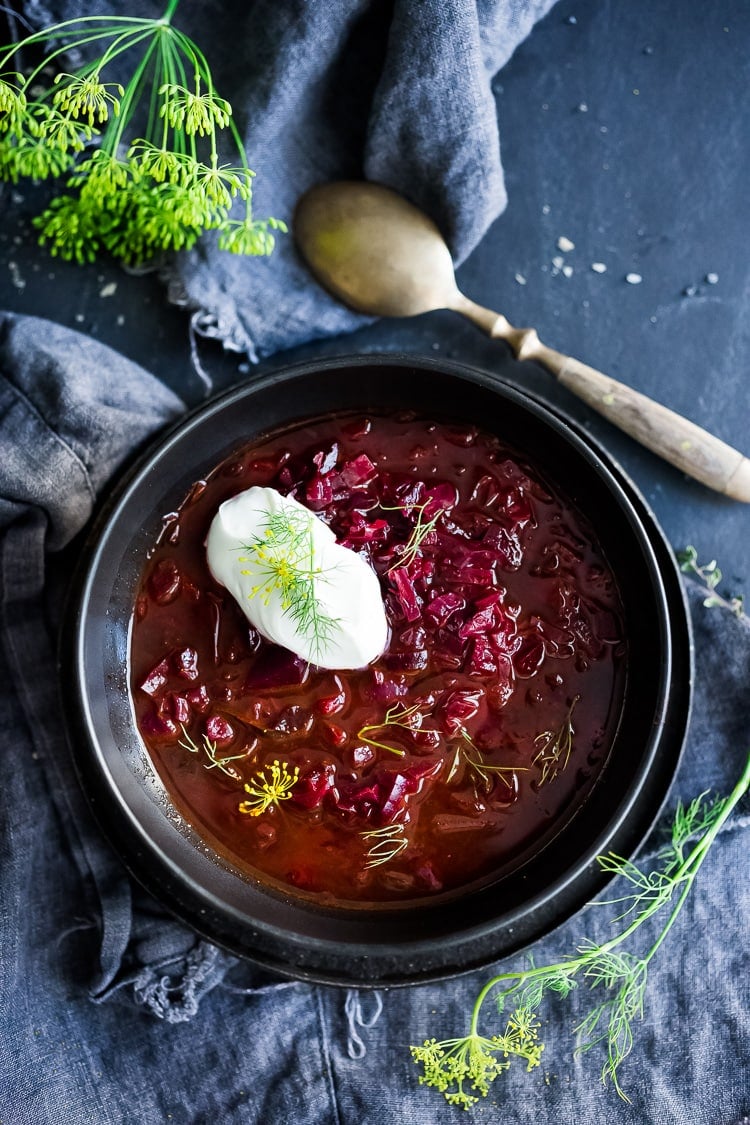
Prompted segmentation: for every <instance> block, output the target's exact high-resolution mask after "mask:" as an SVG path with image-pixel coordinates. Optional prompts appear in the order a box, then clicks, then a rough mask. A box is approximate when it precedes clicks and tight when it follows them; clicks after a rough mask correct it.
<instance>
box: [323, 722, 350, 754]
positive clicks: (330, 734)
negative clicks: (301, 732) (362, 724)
mask: <svg viewBox="0 0 750 1125" xmlns="http://www.w3.org/2000/svg"><path fill="white" fill-rule="evenodd" d="M323 730H324V731H325V733H326V738H327V739H328V741H329V742H330V744H331V746H335V747H336V749H337V750H340V749H341V747H342V746H346V743H347V741H348V738H349V735H348V734H347V733H346V731H345V730H344V728H343V727H340V726H339V725H338V723H323Z"/></svg>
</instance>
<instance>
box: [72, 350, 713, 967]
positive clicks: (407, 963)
mask: <svg viewBox="0 0 750 1125" xmlns="http://www.w3.org/2000/svg"><path fill="white" fill-rule="evenodd" d="M405 408H412V409H414V410H416V411H417V412H418V413H420V414H423V415H424V414H428V415H429V416H431V417H436V418H440V417H443V418H450V419H451V420H453V421H463V422H473V423H477V424H479V425H480V426H481V428H482V429H485V430H489V431H490V432H494V433H496V434H497V435H498V437H500V438H501V439H502V440H504V441H506V442H507V443H508V444H509V445H511V446H512V447H514V448H515V449H516V450H517V451H518V452H519V453H521V454H522V455H523V456H525V457H526V458H527V459H528V460H529V461H530V462H531V463H532V464H533V465H535V466H536V467H537V468H538V469H539V470H540V471H541V472H542V473H543V474H544V475H545V476H546V477H547V478H548V479H549V480H551V481H552V482H553V483H554V484H555V485H556V486H557V487H558V488H559V490H560V492H561V493H562V494H563V495H564V496H566V497H567V498H568V499H569V500H570V501H572V502H573V504H574V505H575V506H577V507H578V509H579V510H580V511H581V512H582V513H583V514H584V515H585V516H586V517H588V519H589V520H590V522H591V523H592V524H593V525H594V527H595V528H596V531H597V534H598V536H599V540H600V543H601V546H602V548H603V550H604V553H605V555H606V557H607V559H608V561H609V563H610V565H611V567H612V569H613V570H614V572H615V574H616V576H617V579H618V582H619V585H620V591H621V595H622V600H623V605H624V610H625V618H626V631H627V635H628V643H629V659H628V672H627V678H626V686H625V700H624V705H623V713H622V719H621V722H620V724H619V728H618V730H617V733H616V735H615V738H614V741H613V745H612V747H611V749H610V752H609V754H608V757H607V759H606V762H605V764H604V766H603V768H602V769H601V771H600V772H599V774H598V776H597V778H596V781H595V783H594V784H593V786H592V787H591V789H590V791H589V792H588V794H587V795H586V796H585V797H584V799H583V800H582V802H581V803H580V804H579V805H577V806H576V807H575V809H573V810H572V811H571V812H570V813H569V814H568V815H567V816H566V817H565V818H563V820H562V821H561V823H560V824H559V825H558V826H557V828H556V831H555V833H554V835H553V837H552V838H551V839H547V840H545V841H542V843H541V844H540V846H539V847H538V848H537V850H536V851H535V852H533V854H531V855H530V856H529V857H527V858H526V860H525V861H524V862H523V863H521V864H520V866H516V867H515V868H514V869H512V870H510V871H509V872H507V873H505V874H502V875H500V876H499V877H498V878H497V879H496V880H494V881H490V882H489V883H485V884H484V885H481V886H476V887H472V888H468V889H467V890H466V891H465V892H464V893H462V894H461V895H460V896H459V897H458V898H456V897H453V898H452V899H450V900H443V899H436V900H435V901H431V900H426V901H425V902H424V905H422V904H420V905H419V907H418V908H417V909H413V908H412V909H404V908H403V907H401V908H393V909H390V908H385V909H384V908H382V907H379V908H377V909H376V908H373V909H369V908H366V907H363V908H359V909H356V910H345V909H335V908H328V907H321V906H317V905H314V904H311V903H309V902H306V901H304V900H302V899H300V898H296V897H295V896H293V895H291V894H289V895H284V894H281V893H279V891H278V890H270V889H268V888H266V887H264V886H263V885H262V884H260V883H256V882H254V881H252V880H251V879H249V878H248V877H247V876H244V875H242V874H240V873H239V872H238V871H237V870H236V869H234V868H233V867H232V866H231V864H230V863H228V862H227V861H225V860H223V859H221V858H219V857H218V856H217V855H216V853H215V852H213V851H212V850H211V848H210V847H208V846H207V845H206V844H205V843H204V842H203V841H202V840H201V839H200V838H199V837H198V835H197V833H196V832H195V831H194V830H193V829H192V828H191V827H190V826H189V825H188V824H186V823H185V822H184V821H183V819H182V818H181V817H180V815H179V814H178V813H177V811H176V810H175V808H174V807H173V806H172V805H171V802H170V800H169V797H168V796H167V794H166V792H165V790H164V787H163V785H162V783H161V781H160V780H159V779H158V777H157V775H156V773H155V771H154V769H153V767H152V765H151V762H150V759H149V757H148V754H147V752H146V750H145V748H144V746H143V744H142V742H141V739H140V737H139V734H138V732H137V729H136V726H135V722H134V717H133V712H132V707H131V703H130V699H129V692H128V675H127V663H128V641H129V629H130V621H131V616H132V610H133V604H134V597H135V591H136V587H137V584H138V581H139V578H140V574H141V571H142V568H143V565H144V562H145V559H146V552H147V550H148V548H149V547H150V546H151V544H152V543H153V542H154V539H155V537H156V535H157V533H158V531H159V528H160V527H161V522H162V516H163V515H164V514H165V513H166V512H169V511H171V510H173V509H174V508H175V507H176V506H177V505H178V504H179V503H180V502H181V500H182V499H183V498H184V497H185V495H186V493H187V492H188V490H189V488H190V486H191V485H192V484H193V483H194V481H196V480H197V479H200V478H201V477H203V476H205V474H206V473H208V472H209V471H210V470H211V469H212V468H213V467H214V466H215V465H216V464H217V463H218V462H220V461H221V460H223V459H224V458H225V457H227V456H228V455H229V454H230V453H232V452H233V450H235V449H237V448H238V447H239V446H241V445H244V444H246V443H247V442H248V441H250V440H253V439H256V438H258V437H260V436H261V435H264V434H266V433H268V432H269V431H274V430H278V429H279V428H280V427H284V426H286V425H289V424H292V423H294V422H296V421H300V420H303V419H307V418H311V417H316V416H320V415H325V414H329V413H331V412H339V411H350V410H351V411H367V410H373V411H375V410H376V411H379V412H381V413H382V412H387V411H396V410H403V409H405ZM63 646H64V647H63V657H62V660H61V669H62V670H63V672H62V673H61V674H63V675H64V677H65V680H64V695H65V704H66V709H67V713H68V719H69V728H70V733H71V738H70V742H71V747H72V750H73V753H74V756H75V759H76V764H77V768H78V772H79V776H80V779H81V782H82V785H83V787H84V790H85V792H86V793H87V795H88V797H89V799H90V802H91V805H92V807H93V810H94V812H95V814H96V815H97V816H98V819H99V821H100V823H101V825H102V828H103V830H104V832H105V833H106V835H107V836H108V837H109V838H110V840H111V842H112V843H113V845H114V846H115V848H116V849H117V851H118V852H119V854H120V856H121V857H122V859H123V861H124V862H125V864H126V865H127V867H128V868H129V869H130V871H131V872H132V874H133V875H134V876H135V877H136V878H137V879H138V880H140V882H141V883H142V884H144V885H145V887H146V888H147V889H148V890H149V891H151V892H152V893H153V894H154V895H155V896H156V897H157V898H158V899H160V900H161V901H162V902H163V903H164V904H165V905H166V906H168V907H169V908H170V909H171V910H172V911H174V913H175V914H177V915H178V916H179V917H181V918H182V919H183V920H184V921H185V922H187V923H188V924H189V925H190V926H192V927H193V928H194V929H196V930H197V931H199V932H200V933H202V934H204V935H205V936H207V937H208V938H210V939H211V940H213V941H215V942H217V943H218V944H220V945H222V946H224V947H225V948H227V949H229V950H231V951H233V952H234V953H236V954H239V955H241V956H243V957H248V958H250V959H252V960H254V961H256V962H258V963H260V964H263V965H265V966H266V967H268V968H270V969H272V970H275V971H278V972H281V973H283V974H286V975H289V976H294V977H298V978H304V979H309V980H316V981H322V982H326V983H333V984H345V985H351V984H358V985H394V984H405V983H412V982H419V981H424V980H428V979H433V978H439V977H445V976H450V975H453V974H455V973H458V972H464V971H468V970H470V969H473V968H476V967H478V966H479V965H482V964H485V963H487V962H489V961H491V960H495V959H497V958H499V957H501V956H504V955H506V954H510V953H512V952H515V951H517V950H519V949H521V948H523V947H524V946H526V945H528V944H530V943H531V942H532V941H534V940H535V939H537V938H538V937H540V936H541V935H542V934H544V933H546V932H548V931H549V930H550V929H552V928H553V927H554V926H556V925H558V924H559V923H560V922H562V921H563V920H565V919H566V918H568V917H569V916H570V915H571V914H572V913H573V912H575V911H576V910H577V909H579V908H580V907H581V906H582V905H583V904H584V903H585V902H586V901H588V900H589V899H590V898H591V897H593V896H594V895H595V894H597V893H598V892H599V891H600V890H601V889H602V888H603V887H604V885H605V884H606V878H605V876H604V875H603V874H602V873H601V871H600V869H599V866H598V864H597V863H596V856H597V855H599V854H602V853H605V852H607V851H609V850H614V851H615V852H617V853H618V854H621V855H625V856H631V855H632V854H633V853H634V852H635V850H636V849H637V847H638V845H639V844H640V842H641V841H642V840H643V838H644V836H645V835H646V833H647V832H648V830H649V828H650V827H651V825H652V824H653V821H654V819H655V817H656V815H657V813H658V811H659V809H660V807H661V804H662V802H663V800H664V797H665V795H666V792H667V789H668V787H669V784H670V782H671V779H672V777H673V775H674V772H675V769H676V767H677V762H678V759H679V755H680V751H681V748H682V743H683V740H684V736H685V732H686V727H687V721H688V713H689V704H690V687H691V673H692V658H691V653H692V647H691V638H690V630H689V623H688V616H687V611H686V607H685V603H684V599H683V595H682V587H681V583H680V580H679V574H678V572H677V570H676V567H675V564H674V561H673V558H672V554H671V551H670V549H669V547H668V545H667V544H666V542H665V541H664V538H663V536H662V533H661V532H660V530H659V528H658V526H657V524H656V523H655V521H654V518H653V516H652V515H651V513H650V511H649V510H648V508H647V507H646V505H645V503H644V501H643V500H642V498H641V497H640V496H639V495H638V494H637V492H636V490H635V489H634V487H633V486H632V484H631V483H630V482H629V481H628V480H627V479H626V478H625V477H624V475H623V473H622V471H621V470H619V469H618V468H617V466H616V465H614V464H613V463H612V462H611V461H610V460H609V459H608V458H607V457H606V455H605V454H603V453H602V451H601V450H599V449H597V448H596V447H595V446H594V444H593V443H592V442H591V440H590V439H588V438H586V437H585V436H583V435H582V434H581V433H580V432H578V431H577V430H576V428H575V427H574V426H573V424H572V423H570V422H569V421H568V420H565V419H563V418H561V417H560V416H559V415H557V414H556V413H553V412H552V411H551V410H549V409H548V408H546V407H544V406H542V405H541V404H540V403H539V402H537V401H535V400H534V399H532V398H530V397H529V396H527V395H525V394H523V393H521V392H520V391H519V390H517V389H515V388H513V387H511V386H509V385H507V384H505V383H503V382H500V381H499V380H498V379H497V378H495V377H492V376H490V375H487V374H484V373H481V372H479V371H476V370H472V369H468V368H465V367H460V366H457V365H453V364H447V363H443V362H441V363H433V362H430V361H428V360H415V359H412V358H400V357H393V356H361V357H355V358H349V359H335V360H328V361H322V362H318V363H316V364H305V365H300V366H297V367H294V368H290V369H287V370H283V371H276V372H273V373H272V374H269V375H266V376H265V377H261V378H257V379H255V380H253V381H251V382H249V383H246V384H243V385H242V386H241V387H239V388H237V389H235V390H232V391H230V392H229V393H227V394H225V395H223V396H221V397H220V398H217V399H216V400H214V401H212V402H210V403H209V404H207V405H206V406H204V407H202V408H201V409H199V410H197V411H196V412H194V413H193V414H191V415H190V416H189V417H187V418H186V419H185V420H183V421H182V422H181V423H180V424H179V425H178V426H176V427H175V428H174V429H173V430H172V431H171V432H169V433H168V434H167V435H166V436H165V437H162V439H161V440H160V441H159V442H158V444H157V445H156V446H155V448H154V449H152V450H151V451H150V452H149V453H147V454H146V456H145V457H144V458H143V459H142V460H141V461H140V462H139V463H138V465H137V466H136V467H135V468H134V469H133V470H132V471H131V472H130V474H129V476H128V477H127V479H126V480H124V481H123V482H122V485H121V487H120V488H119V490H118V492H117V494H116V496H114V497H113V498H112V500H111V501H110V502H109V503H108V505H107V507H106V510H105V511H103V512H102V514H101V516H100V518H99V520H98V521H97V523H96V525H95V527H94V528H93V531H92V533H91V536H90V538H89V542H88V547H87V551H86V553H85V559H84V563H83V566H82V568H81V572H80V574H79V576H78V579H77V582H76V584H75V587H74V593H73V598H72V601H71V609H70V613H69V615H68V620H67V625H66V630H65V633H64V638H63Z"/></svg>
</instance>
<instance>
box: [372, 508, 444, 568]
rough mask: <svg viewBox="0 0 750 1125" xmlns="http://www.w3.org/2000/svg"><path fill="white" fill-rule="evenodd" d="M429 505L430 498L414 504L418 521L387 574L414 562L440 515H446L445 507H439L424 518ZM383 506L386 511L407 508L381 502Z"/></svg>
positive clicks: (397, 510)
mask: <svg viewBox="0 0 750 1125" xmlns="http://www.w3.org/2000/svg"><path fill="white" fill-rule="evenodd" d="M429 506H430V501H429V500H427V501H426V502H425V503H424V504H415V505H413V510H414V511H415V512H416V513H417V521H416V523H415V524H414V527H413V528H412V529H411V534H410V535H409V538H408V539H407V541H406V543H404V545H403V546H402V547H401V548H400V550H401V553H400V554H399V557H398V558H397V559H396V561H395V562H394V563H392V564H391V565H390V566H389V567H388V569H387V571H386V574H390V573H391V571H393V570H398V569H399V568H400V567H402V566H409V564H410V563H413V562H414V560H415V559H416V557H417V555H418V554H419V551H420V549H421V547H422V544H423V542H424V540H425V539H426V537H427V536H428V535H429V534H430V532H431V531H432V530H433V529H434V528H435V526H436V525H437V522H438V520H439V519H440V517H441V516H443V515H445V512H446V510H447V509H445V508H439V509H438V510H437V512H435V515H434V516H431V517H430V519H428V520H426V519H425V518H424V513H425V510H426V509H427V508H429ZM381 508H382V509H383V511H384V512H403V511H404V510H405V509H404V506H403V505H396V506H395V507H386V506H385V505H382V504H381Z"/></svg>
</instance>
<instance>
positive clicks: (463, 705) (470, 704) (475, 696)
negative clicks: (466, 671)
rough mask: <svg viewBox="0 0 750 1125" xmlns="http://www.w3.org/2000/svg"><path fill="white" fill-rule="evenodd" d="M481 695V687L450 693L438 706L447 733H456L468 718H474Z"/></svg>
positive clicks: (482, 693) (482, 694)
mask: <svg viewBox="0 0 750 1125" xmlns="http://www.w3.org/2000/svg"><path fill="white" fill-rule="evenodd" d="M483 696H484V691H483V690H482V689H481V688H474V689H473V690H472V691H465V690H464V691H452V692H451V693H450V695H449V696H448V697H447V698H446V700H445V701H444V703H443V704H442V706H441V708H440V717H441V719H442V722H443V724H444V726H445V730H446V732H447V733H448V734H458V733H459V731H460V730H461V728H462V727H465V725H466V723H467V722H468V720H469V719H473V718H474V716H475V715H476V713H477V711H478V710H479V704H480V703H481V701H482V698H483Z"/></svg>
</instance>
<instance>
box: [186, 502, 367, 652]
mask: <svg viewBox="0 0 750 1125" xmlns="http://www.w3.org/2000/svg"><path fill="white" fill-rule="evenodd" d="M206 554H207V558H208V567H209V570H210V571H211V574H212V575H213V577H214V578H215V579H216V581H217V582H219V583H220V584H221V585H222V586H225V587H226V588H227V590H229V592H230V593H231V594H232V595H233V596H234V597H235V599H236V601H237V603H238V604H239V606H240V608H241V610H242V612H243V613H244V614H245V616H246V617H247V618H248V620H249V621H250V623H251V624H252V625H253V626H254V627H255V628H256V629H257V630H258V632H259V633H261V635H262V636H264V637H266V639H267V640H269V641H273V642H274V643H275V644H278V645H282V646H283V647H284V648H287V649H290V650H291V651H292V652H293V653H295V654H296V655H297V656H299V657H301V658H302V659H303V660H308V661H309V662H310V663H311V664H316V665H317V666H318V667H320V668H331V669H335V668H341V669H344V668H363V667H364V666H365V665H366V664H369V663H370V662H371V661H372V660H375V659H376V658H377V657H378V656H380V655H381V654H382V653H383V651H384V650H385V647H386V644H387V641H388V622H387V619H386V616H385V608H384V606H383V599H382V596H381V593H380V583H379V581H378V578H377V575H376V574H375V572H374V571H373V569H372V568H371V567H370V566H369V565H368V563H367V562H366V561H365V560H364V559H363V558H362V557H361V556H360V555H358V554H356V552H355V551H351V550H350V549H349V548H348V547H343V546H341V544H339V543H337V542H336V536H335V535H334V533H333V532H332V531H331V529H330V527H328V525H327V524H325V523H323V521H322V520H320V519H318V517H317V516H316V515H315V514H314V512H311V511H310V510H309V508H305V507H304V505H303V504H300V503H298V501H296V500H294V499H293V498H292V497H289V496H282V495H281V493H280V492H277V491H276V489H275V488H261V487H259V486H254V487H253V488H248V489H247V490H246V491H245V492H240V493H239V494H238V495H237V496H233V497H232V498H231V499H230V500H225V501H224V503H223V504H221V505H220V507H219V509H218V511H217V513H216V515H215V516H214V518H213V520H212V522H211V527H210V529H209V532H208V536H207V539H206Z"/></svg>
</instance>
